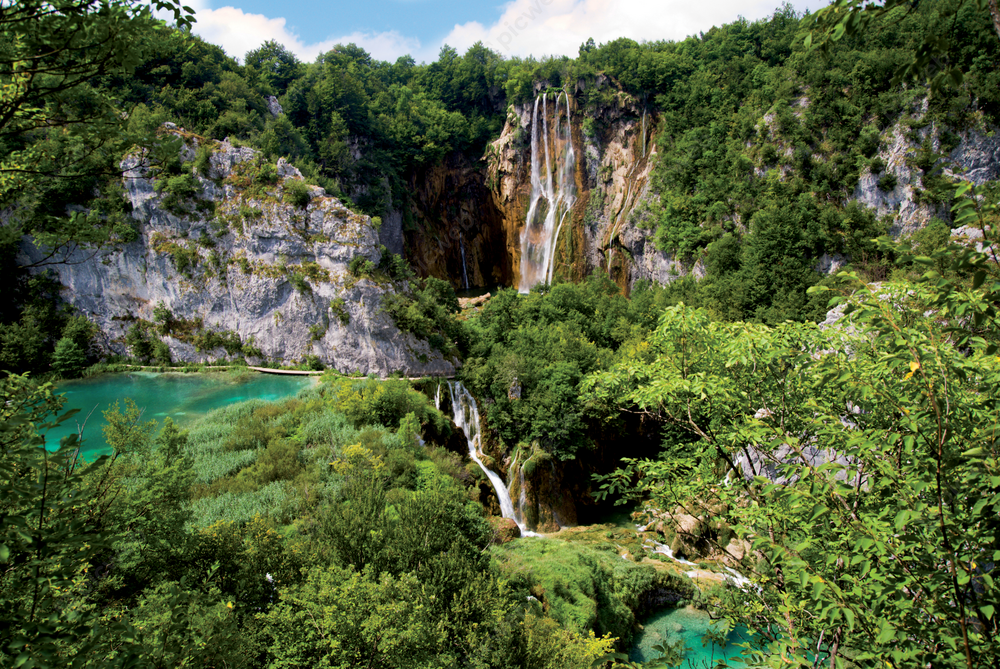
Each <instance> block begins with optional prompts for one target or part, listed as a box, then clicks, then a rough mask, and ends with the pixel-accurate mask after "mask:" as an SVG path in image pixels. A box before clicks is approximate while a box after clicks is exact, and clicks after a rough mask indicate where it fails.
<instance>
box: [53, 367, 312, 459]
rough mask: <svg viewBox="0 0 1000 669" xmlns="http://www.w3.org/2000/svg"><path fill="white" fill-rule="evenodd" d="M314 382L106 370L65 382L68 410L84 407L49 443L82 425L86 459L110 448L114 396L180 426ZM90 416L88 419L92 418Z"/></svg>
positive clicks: (146, 416) (148, 415)
mask: <svg viewBox="0 0 1000 669" xmlns="http://www.w3.org/2000/svg"><path fill="white" fill-rule="evenodd" d="M313 383H315V378H314V377H307V376H279V375H275V374H253V375H252V376H249V377H245V378H244V379H243V380H237V379H235V378H234V377H232V376H230V375H228V374H171V373H165V374H157V373H153V372H130V373H127V374H106V375H103V376H98V377H95V378H93V379H80V380H75V381H64V382H62V383H60V384H59V385H58V386H56V393H57V394H60V395H65V396H66V404H65V405H64V407H63V408H64V410H67V409H79V410H80V411H79V413H77V414H76V415H75V416H72V417H71V418H70V419H69V420H67V421H66V422H65V423H63V424H62V425H60V426H59V427H57V428H55V429H53V430H49V432H48V433H47V434H46V435H45V442H46V445H47V446H48V447H49V448H55V447H56V446H57V445H58V444H59V439H61V438H62V437H63V436H66V435H68V434H72V433H75V432H77V430H78V429H79V426H81V425H83V426H84V430H83V448H82V449H81V453H82V454H83V456H84V457H85V458H87V459H93V458H95V457H97V456H98V455H102V454H105V453H109V452H110V449H109V448H108V445H107V443H105V441H104V433H103V431H102V428H103V427H104V425H105V422H104V416H103V412H104V411H105V410H107V409H108V408H110V407H111V406H112V405H113V404H114V403H115V401H116V400H117V401H118V402H119V406H120V407H121V408H122V409H123V410H124V408H125V407H124V399H125V398H126V397H128V398H131V399H132V401H134V402H135V403H136V404H137V405H138V406H139V408H141V409H143V410H144V411H143V417H142V418H143V420H144V421H148V420H153V419H155V420H157V421H159V422H160V423H162V422H163V419H164V418H166V417H167V416H169V417H170V418H172V419H173V421H174V422H175V423H177V424H178V425H181V426H183V425H187V424H189V423H190V422H192V421H193V420H195V419H197V418H200V417H201V416H203V415H205V414H206V413H208V412H209V411H212V410H213V409H218V408H219V407H223V406H226V405H227V404H232V403H234V402H242V401H244V400H250V399H262V400H278V399H283V398H286V397H292V396H294V395H295V394H296V393H298V392H299V390H301V389H303V388H307V387H309V386H310V385H311V384H313ZM88 415H89V418H88Z"/></svg>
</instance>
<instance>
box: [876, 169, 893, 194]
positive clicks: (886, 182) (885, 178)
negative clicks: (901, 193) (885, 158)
mask: <svg viewBox="0 0 1000 669" xmlns="http://www.w3.org/2000/svg"><path fill="white" fill-rule="evenodd" d="M896 183H897V180H896V175H895V174H893V173H892V172H886V173H885V174H883V175H882V178H881V179H879V180H878V187H879V189H880V190H884V191H890V190H892V189H893V188H895V187H896Z"/></svg>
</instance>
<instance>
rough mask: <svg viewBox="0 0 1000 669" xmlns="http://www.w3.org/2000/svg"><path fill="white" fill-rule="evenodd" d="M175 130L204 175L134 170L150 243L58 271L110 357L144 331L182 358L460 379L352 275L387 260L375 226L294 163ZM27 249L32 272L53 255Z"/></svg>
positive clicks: (141, 165)
mask: <svg viewBox="0 0 1000 669" xmlns="http://www.w3.org/2000/svg"><path fill="white" fill-rule="evenodd" d="M171 125H172V124H171ZM164 131H165V132H168V133H171V134H174V135H177V136H179V137H181V138H182V139H183V140H184V147H183V150H182V152H181V159H182V163H192V161H194V164H195V165H196V166H195V167H194V168H193V169H190V167H191V166H190V165H189V164H185V165H184V169H182V170H181V173H180V174H179V175H166V174H157V173H156V171H155V170H153V169H152V168H151V166H150V165H149V164H148V161H147V160H146V159H145V157H144V156H143V155H142V154H136V155H131V156H128V157H126V158H125V160H124V161H123V163H122V169H123V171H124V173H125V179H124V182H125V187H126V190H127V196H128V199H129V201H130V203H131V205H132V208H133V217H134V220H135V227H136V229H137V238H136V239H135V240H134V241H132V242H130V243H127V244H124V245H121V246H120V247H119V248H103V249H98V250H92V249H90V250H88V249H79V250H76V251H74V252H73V253H71V254H70V255H69V256H68V257H67V258H66V262H65V263H62V264H58V265H55V266H53V270H54V271H55V273H56V276H57V279H58V280H59V282H60V283H62V285H63V286H64V287H65V290H64V292H63V297H64V299H65V300H66V301H67V302H68V303H70V304H71V305H72V306H74V307H75V308H76V309H78V310H79V311H80V312H81V313H83V314H85V315H86V316H87V317H89V318H90V319H92V320H93V321H94V322H95V323H96V324H97V325H98V326H99V328H100V330H101V333H102V337H103V342H102V343H103V346H104V348H105V349H106V350H108V351H111V352H115V353H127V347H126V344H125V334H126V332H127V331H128V329H129V328H130V327H131V326H132V324H133V323H136V322H140V323H146V324H148V325H149V329H150V330H156V331H158V332H159V333H160V334H163V335H164V338H163V341H165V342H166V343H167V344H168V345H169V348H170V354H171V356H172V357H173V359H174V360H183V361H209V360H217V359H221V358H225V357H227V355H230V356H232V355H235V356H246V357H249V358H250V359H251V360H254V359H263V360H268V361H277V362H280V363H284V364H294V363H298V362H299V361H301V360H302V359H303V358H304V357H306V356H316V357H317V358H318V359H319V360H320V361H322V362H323V363H325V364H326V365H328V366H331V367H334V368H336V369H338V370H340V371H342V372H356V371H360V372H362V373H375V374H380V375H385V374H389V373H392V372H395V371H403V372H405V373H406V374H407V375H419V374H443V375H450V374H453V373H454V371H455V365H454V363H453V362H452V361H450V360H446V359H445V358H444V357H443V356H442V355H441V354H440V353H439V352H438V351H436V350H434V349H432V348H431V347H430V346H429V345H428V344H427V343H426V342H424V341H420V340H417V339H416V338H415V337H414V336H413V335H412V334H409V333H404V332H401V331H400V330H399V329H398V328H397V327H396V326H395V325H394V324H393V322H392V320H391V319H390V318H389V317H388V316H387V315H386V314H385V313H383V312H382V310H381V301H382V297H383V296H384V295H386V294H387V293H390V292H393V291H394V290H395V289H394V287H393V286H392V285H391V284H388V283H377V282H375V281H373V280H372V279H369V278H356V277H355V276H353V275H352V274H351V273H350V272H348V265H349V263H350V262H351V260H352V259H354V258H356V257H358V256H360V257H361V259H362V261H368V262H371V263H375V264H377V263H378V262H379V260H380V251H379V244H378V238H377V233H376V230H375V229H374V228H373V226H372V223H371V220H370V219H369V218H368V217H366V216H361V215H358V214H355V213H354V212H352V211H350V210H349V209H347V208H346V207H345V206H344V205H343V204H342V203H341V202H340V201H339V200H337V199H336V198H333V197H329V196H328V195H327V194H326V193H325V191H323V189H321V188H319V187H317V186H308V187H306V186H305V185H304V183H303V182H302V181H301V179H302V177H301V174H299V172H298V170H296V169H295V168H294V167H292V166H291V165H289V164H287V163H285V162H284V161H283V160H281V161H279V162H278V164H277V165H273V164H270V163H268V162H266V161H264V160H263V159H262V157H261V156H260V155H259V154H258V153H256V152H255V151H253V150H251V149H248V148H241V147H236V146H233V145H231V144H230V143H228V142H225V141H224V142H221V143H219V142H212V141H208V140H203V139H201V138H198V137H196V136H193V135H190V134H188V133H184V132H183V131H182V130H179V129H177V128H176V126H173V127H169V126H168V127H166V128H165V130H164ZM199 147H203V148H202V159H201V160H200V161H199V160H195V158H196V152H197V150H198V148H199ZM204 147H207V148H208V150H210V151H211V155H210V157H209V158H208V162H207V163H205V162H204V150H205V149H204ZM189 169H190V172H189V171H188V170H189ZM185 175H189V176H185ZM185 189H186V190H185ZM22 251H23V253H24V254H25V255H26V256H27V257H28V259H29V260H34V259H37V258H38V257H40V255H41V253H42V252H41V251H39V250H38V249H36V248H35V246H34V245H33V244H31V243H30V242H29V241H27V240H26V242H25V243H24V244H23V245H22ZM154 322H156V324H155V326H154V325H153V323H154ZM209 335H211V336H209ZM220 342H223V343H224V348H223V345H222V344H220ZM234 348H235V349H236V350H234ZM225 349H228V351H229V353H228V354H227V351H226V350H225Z"/></svg>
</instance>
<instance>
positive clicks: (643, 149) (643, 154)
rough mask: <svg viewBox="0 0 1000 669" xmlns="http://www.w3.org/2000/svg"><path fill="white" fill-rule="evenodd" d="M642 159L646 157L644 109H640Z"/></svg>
mask: <svg viewBox="0 0 1000 669" xmlns="http://www.w3.org/2000/svg"><path fill="white" fill-rule="evenodd" d="M642 157H643V158H645V157H646V108H645V107H643V109H642Z"/></svg>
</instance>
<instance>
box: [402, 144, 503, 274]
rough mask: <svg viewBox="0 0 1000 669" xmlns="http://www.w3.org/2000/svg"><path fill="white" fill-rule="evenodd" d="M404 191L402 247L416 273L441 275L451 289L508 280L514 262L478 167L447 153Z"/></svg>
mask: <svg viewBox="0 0 1000 669" xmlns="http://www.w3.org/2000/svg"><path fill="white" fill-rule="evenodd" d="M409 193H410V200H409V203H408V207H409V212H410V217H411V220H410V221H409V225H407V226H406V229H407V231H406V232H405V233H404V234H405V237H406V248H407V252H408V258H409V260H410V261H411V263H413V265H414V266H415V267H416V268H417V271H418V272H419V273H420V274H421V275H422V276H434V277H437V278H439V279H445V280H446V281H449V282H450V283H451V284H452V286H454V288H455V289H456V290H468V289H470V288H487V287H493V286H497V285H510V284H511V282H512V281H513V278H514V276H515V274H516V273H517V266H516V265H515V264H513V260H514V258H512V257H511V255H510V254H509V253H508V249H507V242H506V233H505V229H504V227H503V219H502V217H501V214H500V211H499V210H498V209H497V208H496V206H495V205H494V202H493V198H492V197H491V193H490V189H489V188H488V187H487V177H486V173H485V172H484V171H483V170H482V169H481V168H480V167H478V166H476V165H474V164H472V163H470V162H469V161H468V160H467V159H466V158H465V157H464V156H462V155H461V154H457V153H455V154H452V155H450V156H448V157H447V158H446V159H445V160H444V161H443V162H442V163H441V164H439V165H435V166H433V167H430V168H428V169H427V170H425V171H423V172H422V173H420V174H416V175H413V176H412V177H411V178H410V188H409ZM391 218H392V219H393V220H395V219H396V218H398V219H400V220H402V214H399V213H396V212H393V214H392V216H391ZM383 227H385V223H383ZM386 246H388V244H387V245H386Z"/></svg>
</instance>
